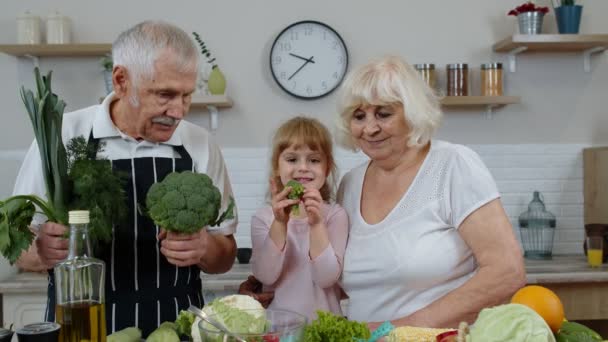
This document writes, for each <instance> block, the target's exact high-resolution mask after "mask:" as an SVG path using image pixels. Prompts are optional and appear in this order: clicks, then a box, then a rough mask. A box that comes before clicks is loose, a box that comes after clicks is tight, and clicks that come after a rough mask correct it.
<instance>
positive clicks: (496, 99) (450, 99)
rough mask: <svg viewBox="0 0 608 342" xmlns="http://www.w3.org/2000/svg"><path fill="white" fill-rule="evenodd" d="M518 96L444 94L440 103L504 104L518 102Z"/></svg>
mask: <svg viewBox="0 0 608 342" xmlns="http://www.w3.org/2000/svg"><path fill="white" fill-rule="evenodd" d="M519 102H520V98H519V96H446V97H444V98H442V99H441V104H442V105H443V106H447V107H455V106H459V107H467V106H492V107H497V106H505V105H509V104H514V103H519Z"/></svg>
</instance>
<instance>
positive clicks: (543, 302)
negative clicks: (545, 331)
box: [511, 285, 565, 333]
mask: <svg viewBox="0 0 608 342" xmlns="http://www.w3.org/2000/svg"><path fill="white" fill-rule="evenodd" d="M511 303H518V304H522V305H525V306H527V307H529V308H531V309H532V310H534V311H536V313H537V314H539V315H540V316H541V317H542V318H543V319H544V320H545V322H547V325H549V327H550V328H551V331H553V332H554V333H556V332H557V331H558V330H559V328H560V327H561V326H562V323H563V322H564V318H565V317H564V305H563V304H562V301H561V300H560V299H559V297H558V296H557V295H556V294H555V292H553V291H551V290H549V289H548V288H546V287H542V286H538V285H529V286H524V287H522V288H521V289H519V291H517V292H515V294H514V295H513V298H511Z"/></svg>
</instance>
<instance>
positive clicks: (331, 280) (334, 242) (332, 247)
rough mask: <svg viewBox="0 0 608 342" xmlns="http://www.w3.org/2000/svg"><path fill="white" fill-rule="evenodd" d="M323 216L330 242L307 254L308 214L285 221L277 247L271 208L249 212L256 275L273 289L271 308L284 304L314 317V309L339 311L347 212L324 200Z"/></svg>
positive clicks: (309, 316) (286, 308)
mask: <svg viewBox="0 0 608 342" xmlns="http://www.w3.org/2000/svg"><path fill="white" fill-rule="evenodd" d="M322 211H323V216H324V218H325V225H326V226H327V232H328V236H329V245H328V246H327V248H325V250H324V251H323V252H322V253H321V254H320V255H319V256H317V257H316V258H315V259H311V258H310V255H309V242H310V227H309V225H308V221H307V219H306V218H302V219H293V218H291V219H290V220H289V222H288V223H287V241H286V243H285V248H284V249H283V250H281V249H280V248H279V247H278V246H276V245H275V243H274V241H272V239H270V236H269V234H268V233H269V230H270V225H271V224H272V222H273V221H274V214H273V213H272V209H271V208H270V207H265V208H262V209H260V210H258V211H257V212H256V213H255V215H254V216H253V217H252V218H251V241H252V245H253V255H252V268H253V274H254V276H255V277H256V278H257V279H258V280H260V281H261V282H262V283H263V284H264V290H270V291H274V292H275V295H274V300H273V301H272V303H271V304H270V306H269V309H284V310H290V311H294V312H297V313H300V314H303V315H305V316H307V317H308V319H309V320H313V319H315V318H316V310H326V311H331V312H333V313H335V314H338V315H341V314H342V311H341V309H340V287H339V286H338V280H339V279H340V275H341V273H342V266H343V259H344V250H345V248H346V240H347V238H348V217H347V215H346V212H345V211H344V209H343V208H342V207H341V206H340V205H338V204H325V205H324V206H323V209H322Z"/></svg>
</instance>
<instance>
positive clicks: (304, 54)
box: [270, 21, 348, 99]
mask: <svg viewBox="0 0 608 342" xmlns="http://www.w3.org/2000/svg"><path fill="white" fill-rule="evenodd" d="M347 67H348V52H347V50H346V45H345V44H344V41H343V40H342V38H341V37H340V35H339V34H338V33H337V32H336V31H334V30H333V29H332V28H331V27H329V26H327V25H325V24H323V23H320V22H317V21H300V22H297V23H294V24H292V25H290V26H288V27H287V28H285V29H284V30H283V31H282V32H281V33H280V34H279V35H278V36H277V38H276V39H275V41H274V43H273V44H272V48H271V50H270V70H271V71H272V76H273V77H274V80H275V81H276V82H277V83H278V84H279V86H280V87H281V88H282V89H283V90H285V91H286V92H287V93H289V94H291V95H293V96H295V97H298V98H301V99H316V98H319V97H322V96H325V95H327V94H329V93H331V92H332V91H333V90H334V89H336V88H337V87H338V85H340V82H342V79H343V78H344V75H345V74H346V69H347Z"/></svg>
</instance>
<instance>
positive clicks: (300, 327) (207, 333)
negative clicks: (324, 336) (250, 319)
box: [198, 310, 308, 342]
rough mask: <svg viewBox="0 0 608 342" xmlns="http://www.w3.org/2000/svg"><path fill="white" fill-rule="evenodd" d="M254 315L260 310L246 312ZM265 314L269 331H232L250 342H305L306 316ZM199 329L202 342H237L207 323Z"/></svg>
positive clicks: (275, 311)
mask: <svg viewBox="0 0 608 342" xmlns="http://www.w3.org/2000/svg"><path fill="white" fill-rule="evenodd" d="M244 311H246V312H251V313H252V314H255V313H258V312H259V311H260V310H244ZM264 314H265V315H266V319H267V320H268V322H269V326H268V327H267V331H266V332H264V333H262V334H248V333H241V332H239V331H232V333H235V334H238V335H239V336H241V337H242V338H244V339H245V340H247V341H248V342H301V341H304V327H306V323H307V321H308V319H307V318H306V316H303V315H300V314H298V313H295V312H293V311H288V310H265V312H264ZM210 317H211V318H213V319H215V320H217V317H215V315H210ZM198 329H199V331H200V333H201V341H203V342H206V341H209V342H235V341H236V340H235V339H234V338H232V337H229V336H226V339H225V340H224V334H223V333H221V332H219V331H217V330H215V329H214V328H213V327H210V326H209V324H208V323H206V322H205V321H200V322H199V323H198Z"/></svg>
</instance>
